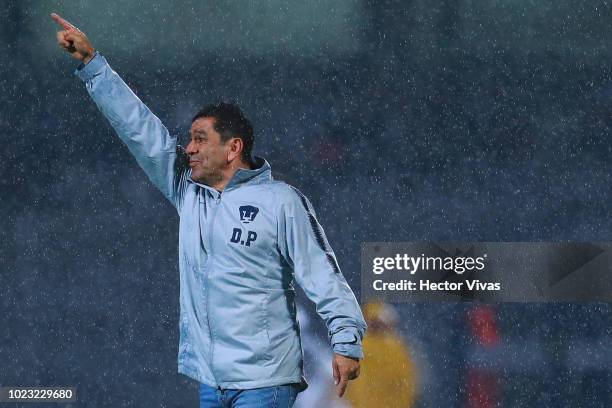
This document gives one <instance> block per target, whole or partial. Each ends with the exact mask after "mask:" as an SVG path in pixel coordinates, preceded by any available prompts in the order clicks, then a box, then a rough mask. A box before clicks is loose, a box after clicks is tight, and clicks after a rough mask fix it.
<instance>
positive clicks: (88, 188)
mask: <svg viewBox="0 0 612 408" xmlns="http://www.w3.org/2000/svg"><path fill="white" fill-rule="evenodd" d="M53 11H54V12H57V13H59V14H61V15H63V16H64V17H65V18H67V19H68V20H69V21H71V22H73V23H74V24H75V25H77V26H78V27H80V28H81V29H82V30H83V31H85V32H86V33H87V34H88V36H89V37H90V39H91V40H92V41H93V44H94V46H96V48H97V49H99V50H100V51H101V52H102V53H103V54H104V55H105V56H106V58H107V59H108V60H109V62H110V64H111V66H112V67H113V68H114V69H115V70H116V71H117V72H118V73H119V74H120V75H121V76H122V77H123V78H124V80H125V81H126V82H127V83H128V84H129V85H130V86H131V87H132V89H133V90H134V91H135V92H136V93H137V95H139V96H140V98H141V99H142V100H143V101H144V102H145V103H146V104H147V105H148V106H149V107H150V108H151V109H152V111H153V112H155V113H156V114H157V115H158V116H159V117H160V118H161V119H162V121H163V122H164V123H165V124H166V126H167V127H168V128H169V129H170V131H171V133H173V134H176V135H177V136H178V137H179V138H181V141H183V143H185V141H186V134H187V130H188V129H189V125H190V120H191V117H192V115H193V113H194V112H195V111H196V110H197V109H198V108H199V107H200V106H201V105H204V104H205V103H209V102H214V101H218V100H231V101H235V102H237V103H239V104H240V105H241V106H242V107H243V108H244V110H245V111H246V113H247V114H248V115H249V116H250V118H251V119H252V121H253V122H254V125H255V130H256V149H255V150H256V153H257V154H258V155H261V156H263V157H266V158H267V159H268V160H269V162H270V163H271V165H272V168H273V174H276V177H277V178H281V179H284V180H286V181H288V182H290V183H292V184H294V185H295V186H297V187H298V188H299V189H301V190H302V191H303V192H304V193H305V194H306V195H307V196H308V197H309V198H310V199H311V201H312V202H313V205H314V206H315V208H316V209H317V213H318V217H319V218H320V221H321V223H322V225H323V226H324V228H325V230H326V233H327V235H328V238H329V240H330V243H331V245H332V247H333V248H334V249H335V251H336V254H337V255H338V258H339V262H340V266H341V268H342V269H343V272H344V275H345V276H346V278H347V280H348V281H349V283H350V284H351V286H352V287H353V288H354V289H355V291H356V293H357V295H359V276H358V270H359V250H360V244H361V242H365V241H419V240H432V241H612V238H610V237H611V233H610V231H612V217H610V205H609V201H610V200H609V197H610V193H611V191H610V190H611V183H610V170H611V159H612V149H611V147H610V146H611V144H610V142H609V139H608V137H609V134H610V130H611V127H612V116H611V109H612V72H611V68H610V60H611V57H612V45H611V41H610V40H611V39H612V24H611V21H612V7H611V6H610V4H609V3H608V2H607V1H582V0H579V1H568V0H558V1H551V0H542V1H538V2H535V1H528V0H506V1H501V0H480V1H475V0H439V1H434V2H431V1H425V0H406V1H403V0H402V1H400V0H388V1H387V0H380V1H374V0H345V1H342V2H338V1H331V0H318V1H310V2H299V1H293V0H291V1H280V0H268V1H262V2H238V1H228V0H224V1H216V2H204V1H196V0H184V1H176V2H171V1H160V0H156V1H143V0H137V1H136V0H132V1H119V0H108V1H106V2H102V3H101V2H94V1H93V0H81V1H78V2H66V1H59V0H51V1H45V2H40V1H34V0H21V1H19V0H4V2H3V7H2V9H1V10H0V15H1V21H2V24H0V44H1V45H2V49H3V50H4V52H2V53H0V112H1V115H0V137H1V138H2V142H3V143H2V144H3V146H2V149H0V171H1V174H2V177H1V178H0V206H1V207H0V208H1V210H2V217H0V223H1V224H0V227H1V228H0V238H1V240H0V259H1V262H0V265H1V269H0V272H1V275H0V279H1V284H0V312H1V315H2V319H1V320H0V323H1V327H2V330H0V361H2V363H1V367H2V369H0V385H3V386H8V385H31V386H34V385H76V386H77V387H78V394H79V400H80V402H79V406H91V407H103V406H114V407H143V406H146V407H153V406H155V407H157V406H160V407H184V406H197V387H196V384H195V383H194V382H193V381H191V380H189V379H187V378H185V377H183V376H180V375H178V374H177V373H176V354H177V346H178V330H177V327H178V326H177V317H178V270H177V245H178V241H177V238H178V235H177V232H178V231H177V230H178V223H177V215H176V212H175V210H174V209H173V208H172V207H171V205H170V204H169V203H168V202H166V201H165V200H164V198H163V197H162V195H161V194H160V193H159V192H157V191H156V190H155V189H154V188H153V187H152V185H151V184H150V183H149V182H148V180H147V179H146V178H145V176H144V173H143V172H142V171H141V170H140V169H139V168H138V166H137V164H136V163H135V161H134V160H133V159H132V158H131V156H130V155H129V152H128V151H127V149H126V148H125V146H124V145H123V144H122V143H121V142H120V141H119V139H118V138H117V137H116V136H115V135H114V133H113V132H112V130H111V128H110V126H109V125H108V124H107V123H106V121H105V120H104V119H103V118H102V116H101V114H99V113H98V111H97V109H96V107H95V105H94V104H93V102H92V101H90V99H89V97H88V95H87V94H86V91H85V89H84V86H83V85H82V84H81V83H80V81H79V80H78V79H77V78H76V77H74V76H73V74H72V73H73V70H74V69H75V67H76V65H77V64H76V62H75V61H74V60H72V59H71V58H70V57H69V56H67V55H64V54H63V53H62V52H61V51H60V50H59V49H58V48H57V46H56V43H55V31H56V27H55V26H54V23H53V22H52V21H51V19H50V18H49V17H48V14H49V13H50V12H53ZM301 302H302V306H303V307H302V310H303V314H302V319H303V320H304V324H303V325H304V326H307V327H308V330H307V335H308V340H307V342H308V350H307V357H308V358H307V362H306V364H307V365H306V369H307V376H308V379H309V380H310V382H311V388H310V389H309V390H308V391H306V392H305V393H303V395H302V396H300V399H301V404H302V406H322V407H332V406H336V405H338V404H341V402H339V401H338V400H337V399H334V398H331V397H328V399H327V400H318V402H316V403H314V402H311V401H314V400H315V399H316V398H325V395H326V392H327V391H328V390H327V389H326V387H329V385H330V384H329V378H330V375H328V374H330V373H327V372H326V371H325V368H324V367H327V364H328V361H327V360H326V358H329V356H328V354H326V353H329V346H328V344H327V340H326V338H325V329H324V327H323V324H322V323H321V321H320V319H318V317H316V316H315V315H313V307H312V305H311V304H310V303H309V302H307V301H306V300H304V297H303V296H302V297H301ZM394 307H395V311H396V313H397V322H396V330H397V333H398V336H399V337H401V338H402V341H403V342H404V343H405V344H406V347H407V349H408V350H409V353H410V355H411V356H412V360H413V363H414V368H413V370H414V372H415V375H417V376H418V382H415V384H416V386H415V387H416V389H415V390H414V392H415V399H414V404H413V406H415V407H470V408H474V407H481V408H484V407H494V406H503V407H578V406H579V407H583V408H585V407H608V406H612V396H611V395H610V394H611V392H610V389H611V388H612V379H611V373H612V370H611V368H610V367H612V357H610V356H611V354H610V352H609V350H610V349H611V348H612V333H611V330H612V329H611V327H612V325H611V323H612V308H611V307H610V305H609V304H603V303H585V304H563V303H548V304H544V303H543V304H498V305H491V306H490V307H480V306H478V305H474V304H470V303H458V304H434V303H432V304H401V305H394ZM305 322H308V323H305ZM415 378H416V377H415ZM355 384H356V383H355ZM401 392H403V391H402V387H398V393H401ZM315 394H316V395H315ZM321 401H323V402H321ZM308 404H318V405H308ZM356 406H357V405H356Z"/></svg>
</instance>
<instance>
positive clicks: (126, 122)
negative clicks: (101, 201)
mask: <svg viewBox="0 0 612 408" xmlns="http://www.w3.org/2000/svg"><path fill="white" fill-rule="evenodd" d="M76 74H77V75H78V76H79V77H80V78H81V79H82V80H83V81H84V82H85V84H86V86H87V91H88V92H89V94H90V95H91V97H92V98H93V100H94V101H95V103H96V104H97V105H98V108H99V109H100V111H102V113H103V114H104V116H106V118H107V119H108V120H109V121H110V123H111V125H112V126H113V128H114V129H115V131H116V132H117V134H118V135H119V137H120V138H121V140H123V142H125V144H126V145H127V146H128V148H129V150H130V152H131V153H132V154H133V155H134V157H135V158H136V161H137V162H138V164H139V165H140V166H141V167H142V168H143V169H144V171H145V173H146V174H147V176H148V177H149V179H150V180H151V181H152V182H153V184H154V185H155V186H156V187H157V188H158V189H159V190H161V192H162V193H163V194H164V195H165V196H166V198H167V199H168V200H169V201H170V202H171V203H172V205H174V207H175V208H176V210H177V212H178V214H179V217H180V227H179V271H180V309H181V312H180V345H179V353H178V371H179V372H180V373H182V374H185V375H187V376H189V377H191V378H193V379H195V380H197V381H200V382H202V383H204V384H207V385H210V386H213V387H221V388H237V389H250V388H259V387H267V386H274V385H280V384H287V383H302V385H303V386H305V381H304V378H303V368H302V367H303V364H302V346H301V343H300V335H299V334H300V328H299V325H298V322H297V320H296V309H295V302H294V296H295V292H294V286H293V285H294V281H295V282H297V283H298V284H299V285H300V286H301V287H302V288H303V289H304V292H305V293H306V295H307V296H308V297H309V298H310V299H311V300H312V301H313V302H314V303H315V304H316V308H317V312H318V313H319V315H320V316H321V317H322V318H323V319H324V321H325V323H326V325H327V328H328V332H329V337H330V341H331V344H332V346H333V350H334V352H336V353H338V354H342V355H345V356H351V357H356V358H363V353H362V348H361V340H362V338H363V335H364V333H365V329H366V324H365V321H364V319H363V315H362V314H361V310H360V308H359V304H358V303H357V300H356V299H355V296H354V294H353V292H352V291H351V289H350V287H349V286H348V284H347V283H346V280H345V279H344V277H343V276H342V273H341V272H340V268H339V267H338V263H337V261H336V257H335V255H334V252H333V251H332V249H331V248H330V246H329V243H328V242H327V238H326V237H325V234H324V233H323V230H322V228H321V226H320V225H319V222H318V221H317V218H316V215H315V212H314V210H313V209H312V206H311V204H310V202H309V201H308V200H307V199H306V197H304V195H302V194H301V193H300V192H299V191H298V190H296V189H295V188H293V187H291V186H289V185H288V184H285V183H283V182H280V181H275V180H273V179H272V175H271V170H270V165H269V164H268V162H267V161H265V160H263V159H258V160H257V161H258V162H259V163H258V166H259V167H258V168H257V169H255V170H244V169H240V170H238V171H237V172H236V173H235V175H234V177H233V178H232V179H231V181H230V182H229V184H228V185H227V187H226V188H225V189H224V190H223V192H218V191H216V190H215V189H213V188H211V187H208V186H206V185H203V184H200V183H196V182H194V181H193V180H192V179H191V177H190V176H191V169H190V168H189V166H188V157H187V154H186V153H185V151H184V149H183V148H182V147H181V146H180V145H177V139H176V137H172V136H170V134H169V133H168V130H167V129H166V127H165V126H164V125H163V124H162V123H161V121H160V120H159V119H158V118H157V117H156V116H155V115H154V114H153V113H151V111H150V110H149V109H148V108H147V107H146V106H145V105H144V104H143V103H142V102H141V101H140V99H138V97H137V96H136V95H135V94H134V93H133V92H132V91H131V90H130V88H129V87H128V86H127V85H126V84H125V83H124V82H123V80H121V78H120V77H119V76H118V75H117V73H116V72H114V71H113V70H112V69H111V68H110V66H109V65H108V63H107V62H106V60H105V58H104V57H103V56H102V55H100V54H97V55H96V56H95V57H94V58H93V59H92V60H91V61H90V62H89V63H88V64H87V65H81V66H80V67H79V68H78V69H77V71H76Z"/></svg>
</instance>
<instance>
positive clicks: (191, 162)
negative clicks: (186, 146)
mask: <svg viewBox="0 0 612 408" xmlns="http://www.w3.org/2000/svg"><path fill="white" fill-rule="evenodd" d="M196 163H199V161H197V160H189V166H191V167H193V166H194V165H195V164H196Z"/></svg>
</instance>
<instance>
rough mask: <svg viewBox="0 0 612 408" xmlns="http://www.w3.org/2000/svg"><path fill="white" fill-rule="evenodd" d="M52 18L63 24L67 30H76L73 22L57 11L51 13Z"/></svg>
mask: <svg viewBox="0 0 612 408" xmlns="http://www.w3.org/2000/svg"><path fill="white" fill-rule="evenodd" d="M51 18H52V19H53V21H55V22H56V23H57V24H59V25H61V26H62V27H64V30H67V31H71V30H76V29H77V28H76V27H75V26H73V25H72V24H70V23H69V22H68V21H66V20H64V19H63V18H61V17H60V16H59V15H58V14H55V13H51Z"/></svg>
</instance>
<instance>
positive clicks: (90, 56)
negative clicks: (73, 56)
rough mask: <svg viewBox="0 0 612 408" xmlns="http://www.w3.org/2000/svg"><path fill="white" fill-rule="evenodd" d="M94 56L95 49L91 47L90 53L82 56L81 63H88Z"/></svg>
mask: <svg viewBox="0 0 612 408" xmlns="http://www.w3.org/2000/svg"><path fill="white" fill-rule="evenodd" d="M95 56H96V50H94V49H92V51H91V53H90V54H89V55H87V56H86V57H85V58H83V65H87V64H89V61H91V60H92V59H93V58H94V57H95Z"/></svg>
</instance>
